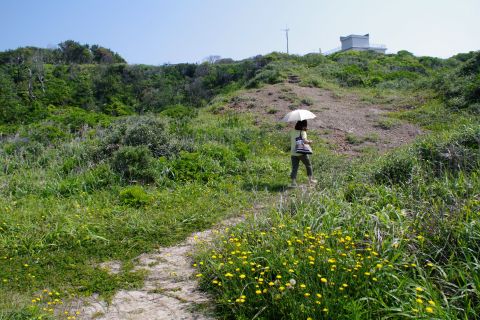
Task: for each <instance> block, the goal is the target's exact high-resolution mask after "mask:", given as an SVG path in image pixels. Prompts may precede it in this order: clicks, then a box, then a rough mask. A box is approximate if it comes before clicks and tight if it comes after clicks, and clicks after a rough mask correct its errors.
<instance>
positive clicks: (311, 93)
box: [227, 83, 422, 155]
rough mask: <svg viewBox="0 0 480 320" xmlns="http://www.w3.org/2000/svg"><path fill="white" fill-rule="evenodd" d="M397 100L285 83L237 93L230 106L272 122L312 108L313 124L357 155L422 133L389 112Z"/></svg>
mask: <svg viewBox="0 0 480 320" xmlns="http://www.w3.org/2000/svg"><path fill="white" fill-rule="evenodd" d="M397 100H400V99H397ZM372 101H373V102H372ZM397 103H401V102H399V101H392V102H390V103H375V102H374V99H371V100H368V99H365V98H363V99H362V97H359V96H358V95H356V94H353V93H335V92H333V91H329V90H325V89H319V88H311V87H302V86H299V85H297V84H291V83H281V84H276V85H268V86H265V87H262V88H261V89H255V90H248V91H246V92H244V93H242V94H240V95H239V96H237V97H234V98H233V99H232V100H231V101H230V103H229V104H228V106H227V108H228V109H233V110H235V111H238V112H251V113H255V114H256V115H258V114H260V115H262V118H263V120H260V122H262V121H264V122H269V123H272V122H278V121H279V120H280V119H281V118H282V117H283V116H284V115H285V114H286V113H287V112H289V111H291V110H293V109H296V108H301V109H307V110H310V111H312V112H314V113H315V114H316V115H317V118H316V119H315V120H313V121H309V128H310V129H313V130H315V131H316V132H317V133H319V135H320V136H321V137H322V138H323V139H324V140H325V141H326V143H327V144H329V145H330V146H331V148H332V149H333V150H335V151H336V152H339V153H343V154H351V155H355V154H359V153H361V152H363V150H366V148H373V149H376V150H378V151H379V152H384V151H386V150H389V149H392V148H395V147H398V146H400V145H403V144H406V143H408V142H410V141H412V140H413V139H414V138H415V137H416V136H417V135H419V134H421V133H422V131H421V130H420V129H419V128H418V127H416V126H414V125H412V124H409V123H406V122H402V121H400V120H397V119H392V118H389V117H388V116H387V115H388V113H389V112H391V111H394V109H395V108H396V107H398V106H396V104H397Z"/></svg>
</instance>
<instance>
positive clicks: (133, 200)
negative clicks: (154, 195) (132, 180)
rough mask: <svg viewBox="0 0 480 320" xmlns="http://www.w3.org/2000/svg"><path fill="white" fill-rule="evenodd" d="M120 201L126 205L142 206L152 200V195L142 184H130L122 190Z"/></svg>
mask: <svg viewBox="0 0 480 320" xmlns="http://www.w3.org/2000/svg"><path fill="white" fill-rule="evenodd" d="M119 196H120V201H121V202H122V203H124V204H126V205H129V206H134V207H141V206H144V205H146V204H148V203H149V202H151V199H150V197H149V196H148V194H147V193H146V192H145V190H144V189H143V188H142V187H141V186H130V187H126V188H124V189H122V190H121V191H120V194H119Z"/></svg>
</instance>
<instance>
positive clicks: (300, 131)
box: [290, 120, 317, 188]
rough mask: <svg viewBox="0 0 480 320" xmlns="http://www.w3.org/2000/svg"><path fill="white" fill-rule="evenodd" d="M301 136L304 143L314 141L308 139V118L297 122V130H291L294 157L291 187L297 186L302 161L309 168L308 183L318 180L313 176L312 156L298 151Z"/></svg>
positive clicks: (308, 143)
mask: <svg viewBox="0 0 480 320" xmlns="http://www.w3.org/2000/svg"><path fill="white" fill-rule="evenodd" d="M299 137H301V138H302V140H303V143H304V144H307V145H310V144H311V143H312V141H310V140H308V139H307V120H302V121H297V123H296V124H295V130H291V131H290V141H291V159H292V172H291V173H290V178H291V179H292V184H291V187H293V188H295V187H296V186H297V173H298V167H299V165H300V161H301V162H302V163H303V164H304V165H305V168H306V169H307V176H308V183H309V185H314V184H316V183H317V180H315V179H314V178H313V169H312V162H311V161H310V156H309V155H308V154H305V153H298V152H297V151H296V149H297V138H299Z"/></svg>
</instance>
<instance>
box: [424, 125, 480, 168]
mask: <svg viewBox="0 0 480 320" xmlns="http://www.w3.org/2000/svg"><path fill="white" fill-rule="evenodd" d="M417 149H418V154H419V157H420V159H422V160H423V161H424V162H425V163H426V164H427V165H428V166H430V167H431V168H432V169H433V170H434V172H435V173H436V174H437V175H438V174H441V173H443V172H444V171H445V170H448V171H452V172H458V171H461V170H467V171H471V170H472V169H474V168H477V167H478V165H479V163H480V126H471V127H464V128H462V129H459V130H458V131H454V132H453V133H447V134H443V136H435V137H432V138H429V139H425V140H423V141H422V142H421V143H419V145H418V147H417Z"/></svg>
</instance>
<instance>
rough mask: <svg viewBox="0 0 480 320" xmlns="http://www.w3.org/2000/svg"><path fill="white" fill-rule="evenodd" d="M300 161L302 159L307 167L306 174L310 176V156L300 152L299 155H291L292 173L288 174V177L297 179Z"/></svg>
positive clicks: (311, 173)
mask: <svg viewBox="0 0 480 320" xmlns="http://www.w3.org/2000/svg"><path fill="white" fill-rule="evenodd" d="M300 161H302V162H303V164H304V165H305V167H306V168H307V176H309V177H311V176H312V175H313V170H312V163H311V162H310V157H309V156H308V154H302V155H301V156H292V173H291V174H290V178H292V179H297V172H298V166H299V164H300Z"/></svg>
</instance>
